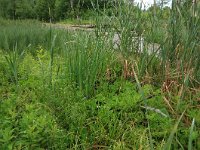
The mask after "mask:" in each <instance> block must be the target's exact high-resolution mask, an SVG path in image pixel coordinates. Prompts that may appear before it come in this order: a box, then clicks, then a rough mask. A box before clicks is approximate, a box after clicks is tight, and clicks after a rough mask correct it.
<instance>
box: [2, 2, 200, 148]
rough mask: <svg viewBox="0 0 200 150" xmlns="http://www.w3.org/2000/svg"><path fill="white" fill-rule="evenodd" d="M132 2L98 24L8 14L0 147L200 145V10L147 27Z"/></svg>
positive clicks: (174, 15) (189, 146) (4, 50)
mask: <svg viewBox="0 0 200 150" xmlns="http://www.w3.org/2000/svg"><path fill="white" fill-rule="evenodd" d="M128 10H129V12H127V14H126V15H124V9H121V10H119V16H117V17H116V16H115V17H113V18H112V19H113V20H115V21H116V22H114V23H113V22H112V19H110V18H109V19H110V20H109V21H110V22H109V21H107V19H108V16H105V22H106V23H107V24H108V25H105V24H104V23H105V22H102V20H98V19H99V18H98V17H97V19H96V29H95V32H88V31H72V30H65V29H58V28H54V26H52V25H50V26H48V25H44V24H42V23H40V22H37V21H30V20H29V21H19V20H18V21H8V20H0V33H1V34H0V149H3V150H4V149H5V150H7V149H61V150H62V149H63V150H64V149H115V150H120V149H121V150H126V149H145V150H146V149H200V133H199V130H200V111H199V103H200V99H199V97H200V89H199V82H200V81H199V71H200V68H199V62H200V59H199V57H198V56H199V55H200V53H199V37H198V34H199V32H197V31H198V29H199V24H198V23H199V17H198V16H197V17H194V16H193V17H192V20H191V21H193V22H192V23H191V24H187V21H186V19H187V17H186V18H184V16H183V18H180V16H176V13H177V11H179V10H178V6H177V8H173V9H172V12H171V15H172V16H171V18H169V22H166V21H165V22H164V24H162V22H163V20H162V22H159V21H158V20H157V21H156V23H157V24H154V23H155V22H154V23H153V22H150V23H152V24H150V26H149V29H147V31H146V32H145V33H144V34H143V33H142V32H143V31H142V28H140V25H142V24H143V23H144V22H143V21H142V20H140V18H141V14H139V12H138V14H137V15H136V16H137V17H134V18H133V21H135V22H137V23H136V24H134V23H133V22H131V21H130V20H131V19H132V18H131V17H133V14H131V12H132V11H131V8H129V9H128ZM120 12H121V13H120ZM136 13H137V12H136ZM149 18H151V19H156V18H155V14H154V16H151V15H150V16H149ZM172 18H175V19H176V21H174V22H173V20H170V19H172ZM151 19H150V20H151ZM154 21H155V20H154ZM110 24H112V25H110ZM158 24H159V25H158ZM157 25H158V26H159V28H157V27H156V26H157ZM110 26H114V28H110ZM164 26H167V29H168V30H166V28H164ZM105 27H106V28H105ZM178 29H179V30H181V31H182V32H181V33H179V32H176V31H178ZM132 30H134V31H137V32H134V33H133V32H132ZM161 30H162V31H161ZM140 31H142V32H140ZM160 31H161V32H160ZM116 32H117V33H118V34H119V35H120V39H121V43H120V45H118V48H117V49H114V48H113V41H112V40H113V36H114V34H115V33H116ZM132 33H133V34H132ZM135 33H137V36H141V35H144V38H145V40H147V43H155V42H157V44H159V45H160V46H159V48H158V49H155V48H153V53H151V54H149V53H148V52H147V50H148V49H147V48H148V47H147V46H146V45H144V51H143V52H142V53H141V51H139V50H138V49H137V46H135V45H134V44H135V43H134V44H133V43H132V38H133V37H134V36H135ZM154 34H155V35H161V37H159V38H157V37H154V36H153V35H154ZM151 39H152V40H151ZM153 47H154V46H153ZM158 50H159V51H160V54H159V55H157V51H158Z"/></svg>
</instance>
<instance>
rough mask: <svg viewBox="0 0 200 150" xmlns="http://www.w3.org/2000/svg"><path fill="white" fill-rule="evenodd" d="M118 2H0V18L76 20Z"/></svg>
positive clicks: (101, 0)
mask: <svg viewBox="0 0 200 150" xmlns="http://www.w3.org/2000/svg"><path fill="white" fill-rule="evenodd" d="M117 1H118V0H0V16H1V17H3V18H8V19H25V18H26V19H39V20H43V21H49V20H50V18H51V19H54V20H60V19H65V18H72V17H74V18H76V17H81V16H83V15H85V14H86V13H87V12H88V13H90V12H94V11H95V9H94V8H98V9H104V8H106V9H109V8H111V7H112V6H113V5H114V4H115V3H116V2H117Z"/></svg>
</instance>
